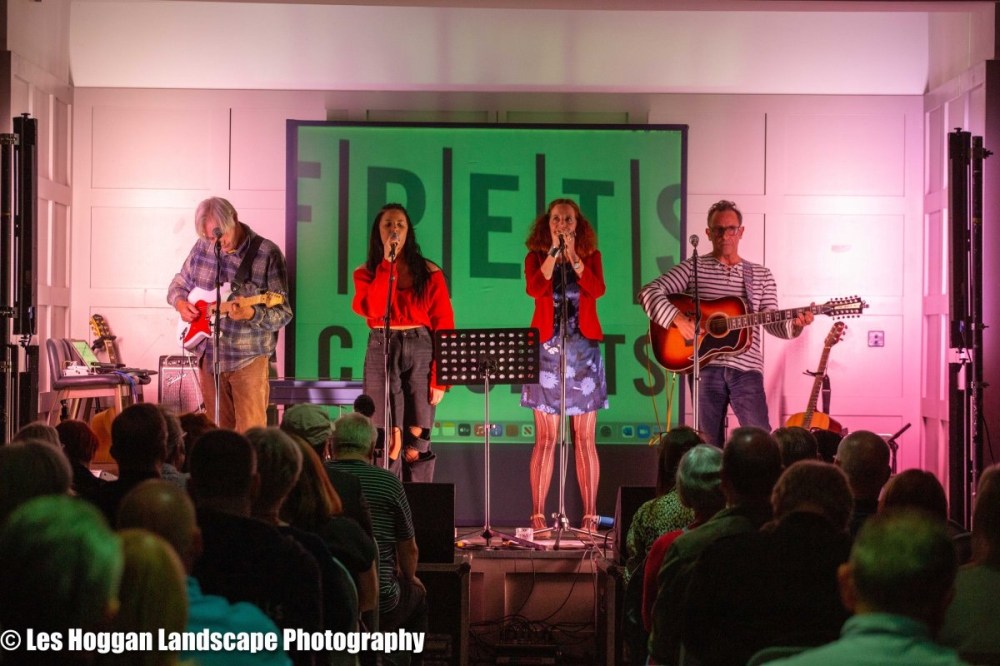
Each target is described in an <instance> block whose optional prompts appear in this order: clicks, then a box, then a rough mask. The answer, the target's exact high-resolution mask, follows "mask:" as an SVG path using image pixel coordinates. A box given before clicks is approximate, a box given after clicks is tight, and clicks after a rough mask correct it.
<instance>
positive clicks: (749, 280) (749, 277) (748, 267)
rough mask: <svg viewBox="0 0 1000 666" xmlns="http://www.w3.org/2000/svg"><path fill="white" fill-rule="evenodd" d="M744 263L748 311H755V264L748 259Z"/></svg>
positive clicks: (744, 285)
mask: <svg viewBox="0 0 1000 666" xmlns="http://www.w3.org/2000/svg"><path fill="white" fill-rule="evenodd" d="M742 263H743V288H744V289H745V290H746V292H747V311H748V313H749V312H753V311H754V307H753V304H754V297H753V264H751V263H750V262H748V261H744V262H742Z"/></svg>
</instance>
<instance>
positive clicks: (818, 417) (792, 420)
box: [785, 412, 844, 435]
mask: <svg viewBox="0 0 1000 666" xmlns="http://www.w3.org/2000/svg"><path fill="white" fill-rule="evenodd" d="M806 419H807V414H806V413H805V412H799V413H798V414H792V415H791V416H789V417H788V420H787V421H785V427H787V428H793V427H798V428H805V429H806V430H829V431H830V432H832V433H834V434H837V435H839V434H840V433H841V432H842V431H843V429H844V427H843V426H842V425H840V423H839V422H838V421H837V420H836V419H833V418H830V416H829V415H828V414H824V413H823V412H813V413H812V419H811V420H810V421H811V422H810V423H809V425H806Z"/></svg>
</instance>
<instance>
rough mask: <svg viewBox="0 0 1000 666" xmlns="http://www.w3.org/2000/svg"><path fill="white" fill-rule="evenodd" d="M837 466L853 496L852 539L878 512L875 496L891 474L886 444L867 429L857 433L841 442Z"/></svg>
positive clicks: (877, 495)
mask: <svg viewBox="0 0 1000 666" xmlns="http://www.w3.org/2000/svg"><path fill="white" fill-rule="evenodd" d="M836 463H837V464H838V465H840V468H841V469H842V470H844V474H846V475H847V480H848V482H849V483H850V484H851V493H852V494H853V495H854V513H853V514H852V515H851V524H850V530H851V536H855V535H856V534H857V533H858V530H860V529H861V526H862V525H863V524H864V522H865V521H866V520H868V518H870V517H871V516H874V515H875V514H876V513H877V512H878V497H879V494H880V493H881V492H882V486H884V485H885V482H886V481H888V480H889V475H890V474H891V473H892V470H891V468H890V467H889V445H888V444H886V443H885V440H884V439H882V438H881V437H879V436H878V435H876V434H875V433H873V432H870V431H868V430H857V431H855V432H852V433H851V434H850V435H848V436H847V437H845V438H844V439H842V440H841V441H840V446H838V447H837V459H836Z"/></svg>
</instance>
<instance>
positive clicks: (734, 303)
mask: <svg viewBox="0 0 1000 666" xmlns="http://www.w3.org/2000/svg"><path fill="white" fill-rule="evenodd" d="M667 299H668V300H669V301H670V303H671V304H672V305H673V306H674V307H675V308H677V309H678V310H680V312H681V314H685V315H687V316H688V317H691V318H692V319H693V318H694V299H693V298H691V297H690V296H688V295H687V294H670V295H669V296H667ZM867 307H868V304H867V303H865V302H864V301H863V300H861V299H860V298H859V297H857V296H848V297H846V298H834V299H831V300H829V301H827V302H826V303H822V304H820V305H807V306H805V307H801V308H790V309H788V310H765V311H763V312H749V308H747V304H746V301H744V300H743V299H742V298H739V297H737V296H724V297H722V298H716V299H711V300H704V299H703V300H702V301H701V317H702V325H701V330H700V331H699V332H698V336H697V337H698V340H697V344H698V353H699V354H700V356H699V358H698V360H699V365H700V366H701V367H704V366H705V364H706V363H708V362H709V361H711V360H712V359H713V358H715V357H716V356H719V355H721V354H739V353H740V352H743V351H745V350H746V349H748V348H749V347H750V344H751V342H753V328H754V327H756V326H760V325H761V324H777V323H781V322H785V321H789V320H791V319H795V318H796V317H798V316H799V315H800V314H803V313H805V312H812V313H813V314H824V315H827V316H829V317H837V318H843V317H854V316H857V315H860V314H861V313H862V312H864V309H865V308H867ZM649 342H650V346H651V347H652V348H653V356H654V357H655V358H656V360H657V362H659V364H660V365H662V366H663V367H664V368H666V369H667V370H670V371H671V372H678V373H687V372H690V371H691V370H693V369H694V345H695V342H696V341H695V340H690V339H687V338H685V337H684V336H683V335H682V334H681V332H680V330H679V329H678V328H677V327H676V326H675V325H674V324H673V322H671V324H670V326H668V327H667V328H663V327H662V326H660V325H658V324H656V323H655V322H652V321H651V322H650V323H649Z"/></svg>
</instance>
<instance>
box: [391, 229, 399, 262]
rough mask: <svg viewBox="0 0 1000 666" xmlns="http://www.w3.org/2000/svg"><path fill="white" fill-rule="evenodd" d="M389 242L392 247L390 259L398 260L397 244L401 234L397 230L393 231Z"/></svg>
mask: <svg viewBox="0 0 1000 666" xmlns="http://www.w3.org/2000/svg"><path fill="white" fill-rule="evenodd" d="M389 243H390V247H389V261H395V260H396V246H397V245H399V234H398V233H397V232H395V231H393V232H392V233H391V234H390V235H389Z"/></svg>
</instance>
